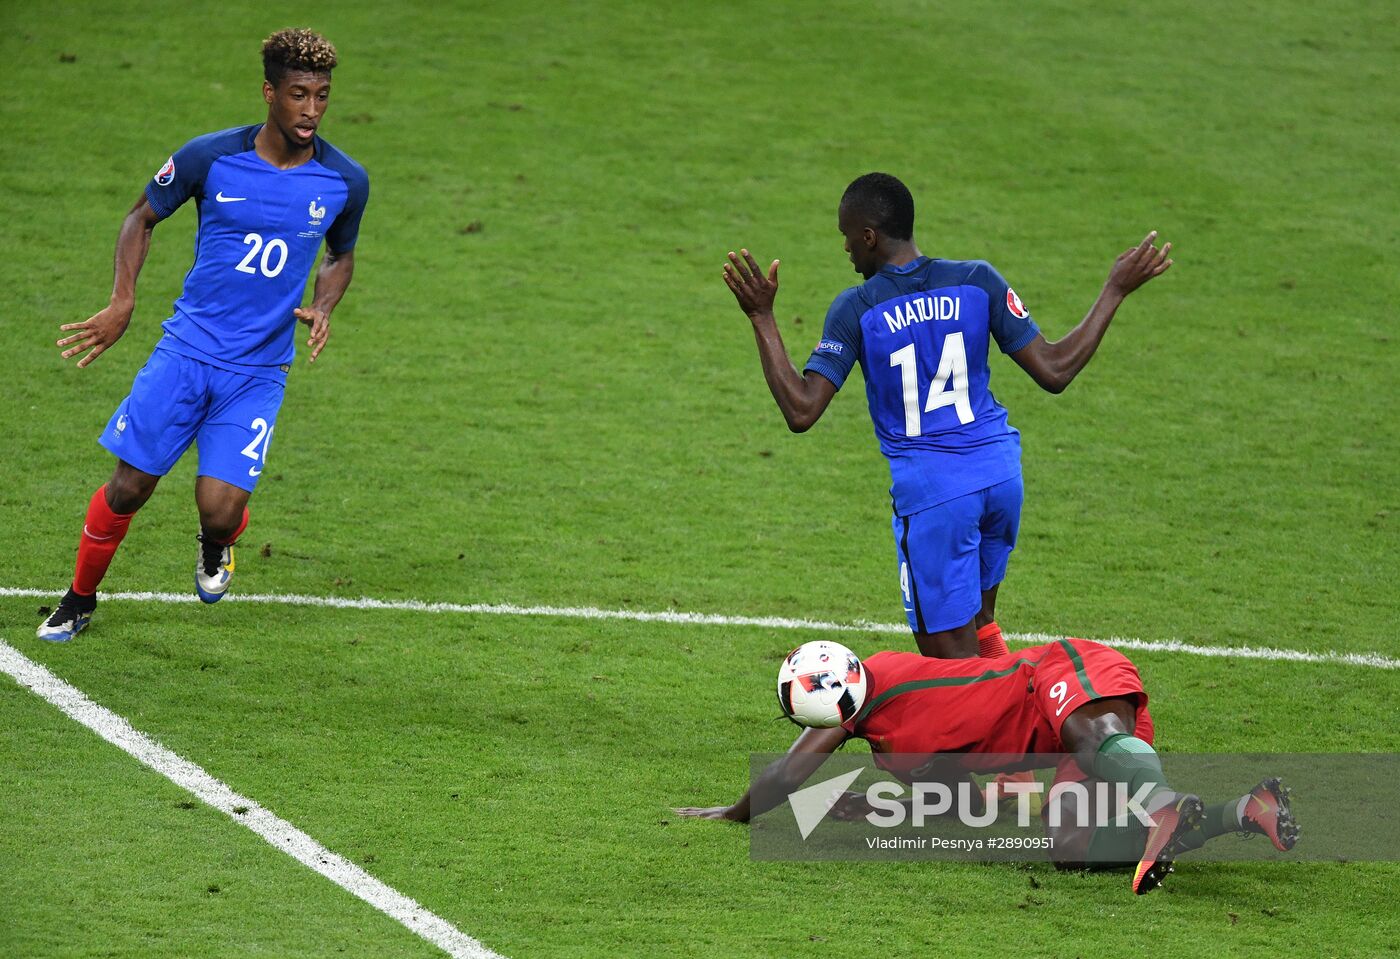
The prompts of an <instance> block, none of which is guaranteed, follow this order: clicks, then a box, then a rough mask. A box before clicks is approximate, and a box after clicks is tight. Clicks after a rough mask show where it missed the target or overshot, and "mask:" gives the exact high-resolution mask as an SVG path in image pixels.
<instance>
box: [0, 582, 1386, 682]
mask: <svg viewBox="0 0 1400 959" xmlns="http://www.w3.org/2000/svg"><path fill="white" fill-rule="evenodd" d="M59 595H60V594H58V593H55V592H53V591H52V590H45V589H21V588H16V587H11V586H0V596H27V597H32V598H35V599H57V598H58V597H59ZM99 596H100V598H101V599H102V600H104V601H107V600H117V601H123V600H125V601H129V602H137V603H194V602H198V600H197V598H196V597H195V595H194V594H193V593H100V594H99ZM224 602H234V603H269V604H275V605H279V606H320V607H325V608H330V609H387V610H403V611H407V612H415V613H465V614H476V615H490V616H557V617H562V618H565V619H624V620H631V621H632V622H638V623H674V624H680V625H699V626H758V627H761V628H764V629H808V630H814V631H816V632H829V633H888V634H890V635H894V636H906V635H908V633H909V627H908V626H907V625H905V624H904V623H870V622H861V621H856V622H852V623H828V622H823V621H821V620H813V619H787V618H784V617H781V616H725V615H720V614H716V613H683V612H677V611H674V610H661V611H647V610H634V609H597V608H595V607H592V606H517V605H514V604H512V603H425V602H422V601H421V600H416V599H394V600H386V599H370V598H368V597H363V598H360V599H343V598H341V597H337V596H299V595H297V594H295V593H263V594H256V593H254V594H240V593H230V594H229V595H228V596H227V597H226V598H225V599H224ZM1007 638H1008V639H1009V640H1011V641H1013V642H1017V643H1022V644H1028V645H1035V644H1038V643H1048V642H1051V641H1053V640H1056V639H1060V638H1062V637H1059V636H1053V635H1051V634H1049V633H1008V634H1007ZM1098 642H1101V643H1103V644H1105V645H1107V646H1116V647H1117V648H1119V649H1137V650H1142V651H1144V652H1149V653H1183V654H1185V655H1188V656H1214V657H1219V658H1222V659H1263V660H1269V661H1272V662H1284V663H1333V664H1340V665H1343V666H1365V667H1369V668H1371V669H1400V659H1397V658H1395V657H1393V656H1385V655H1382V654H1381V653H1339V652H1334V651H1331V650H1324V651H1322V652H1309V651H1306V650H1298V649H1279V648H1277V647H1274V646H1198V645H1196V644H1194V643H1184V642H1181V641H1180V640H1176V639H1168V640H1152V639H1133V638H1131V637H1125V636H1110V637H1108V638H1106V639H1099V640H1098Z"/></svg>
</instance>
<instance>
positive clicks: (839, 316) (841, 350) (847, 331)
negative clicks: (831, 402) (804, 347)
mask: <svg viewBox="0 0 1400 959" xmlns="http://www.w3.org/2000/svg"><path fill="white" fill-rule="evenodd" d="M858 290H859V287H852V288H851V289H849V290H846V291H845V292H844V293H842V294H841V295H840V296H838V297H837V298H836V299H835V300H833V301H832V304H831V309H829V310H827V311H826V323H825V324H824V325H823V326H822V338H821V340H820V342H818V343H817V348H816V349H814V350H813V351H812V356H811V358H810V359H808V360H807V365H806V367H805V368H804V369H803V372H807V371H811V372H813V373H820V374H821V375H822V376H824V377H826V378H827V379H828V380H830V381H831V382H832V384H833V385H834V386H835V387H836V388H837V389H838V390H839V389H840V388H841V387H842V386H843V385H844V384H845V382H846V377H848V376H850V375H851V367H853V366H855V365H856V359H857V358H858V357H859V356H860V300H859V298H858V297H857V295H856V294H857V291H858Z"/></svg>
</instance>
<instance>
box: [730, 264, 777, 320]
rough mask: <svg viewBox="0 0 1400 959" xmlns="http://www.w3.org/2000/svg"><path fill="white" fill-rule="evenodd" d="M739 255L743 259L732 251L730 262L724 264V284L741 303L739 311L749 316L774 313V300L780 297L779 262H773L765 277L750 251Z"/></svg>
mask: <svg viewBox="0 0 1400 959" xmlns="http://www.w3.org/2000/svg"><path fill="white" fill-rule="evenodd" d="M739 253H740V254H742V255H743V258H742V259H740V257H739V256H736V255H735V254H734V252H733V251H732V250H731V251H730V253H729V262H728V263H726V264H724V282H725V283H726V284H727V285H728V286H729V292H731V293H733V294H734V299H736V300H738V301H739V309H741V310H743V311H744V312H745V313H747V314H748V315H749V316H758V315H760V314H763V313H772V312H773V300H774V299H775V298H776V297H777V295H778V261H777V260H774V261H773V265H772V266H770V267H769V268H768V275H767V276H764V275H763V271H762V270H760V269H759V267H758V263H757V262H755V260H754V258H753V257H752V256H751V255H750V254H749V251H748V250H740V251H739Z"/></svg>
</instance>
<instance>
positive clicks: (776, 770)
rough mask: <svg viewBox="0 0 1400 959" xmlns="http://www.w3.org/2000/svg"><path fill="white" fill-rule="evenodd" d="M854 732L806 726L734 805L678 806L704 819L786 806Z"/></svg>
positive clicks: (748, 815)
mask: <svg viewBox="0 0 1400 959" xmlns="http://www.w3.org/2000/svg"><path fill="white" fill-rule="evenodd" d="M849 738H850V734H849V733H848V732H846V730H844V729H842V728H841V727H840V726H835V727H832V728H830V729H804V730H802V734H801V735H799V736H798V737H797V741H796V742H794V743H793V744H792V747H791V748H790V749H789V750H788V752H787V755H786V756H784V757H783V758H782V759H779V760H777V761H776V762H774V763H771V764H770V765H769V766H768V768H767V769H765V770H763V772H761V773H760V774H759V776H758V779H757V780H756V781H755V782H754V784H753V785H752V786H751V787H750V788H749V789H747V790H745V792H744V794H743V795H742V796H740V797H739V799H738V800H737V801H736V802H735V803H734V804H733V805H732V806H711V807H701V806H687V807H685V808H683V809H677V810H676V813H677V814H678V815H681V816H696V817H699V818H701V819H729V820H732V821H734V822H748V821H749V820H750V819H752V818H753V817H754V816H760V815H762V814H763V813H766V812H767V811H768V810H770V809H773V808H775V807H777V806H780V805H782V803H783V800H785V799H787V797H788V795H789V794H791V793H793V792H795V791H796V790H797V789H799V788H801V786H802V784H803V783H805V782H806V781H807V780H808V779H809V778H811V775H812V774H813V773H814V772H816V771H817V770H818V769H820V768H821V765H822V763H824V762H826V757H828V756H830V755H831V754H832V753H834V752H836V750H837V749H839V748H840V747H841V744H842V743H844V742H845V741H846V740H847V739H849Z"/></svg>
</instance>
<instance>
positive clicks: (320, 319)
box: [292, 307, 331, 363]
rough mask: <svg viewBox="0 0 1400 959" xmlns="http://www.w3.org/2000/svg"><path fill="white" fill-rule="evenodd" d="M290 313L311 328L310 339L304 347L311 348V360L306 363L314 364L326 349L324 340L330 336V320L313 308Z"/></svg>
mask: <svg viewBox="0 0 1400 959" xmlns="http://www.w3.org/2000/svg"><path fill="white" fill-rule="evenodd" d="M292 313H293V314H294V315H295V316H296V318H297V319H298V320H301V322H303V323H305V324H306V325H307V326H309V327H311V337H310V339H308V340H307V341H306V345H307V346H309V347H311V358H310V359H309V360H307V362H308V363H315V362H316V357H318V356H320V355H321V351H322V350H323V349H325V348H326V340H327V338H329V337H330V335H331V318H330V316H329V315H328V314H326V313H323V312H322V311H321V310H318V309H316V308H315V307H310V308H306V309H303V308H302V307H297V308H296V309H295V310H293V311H292Z"/></svg>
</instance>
